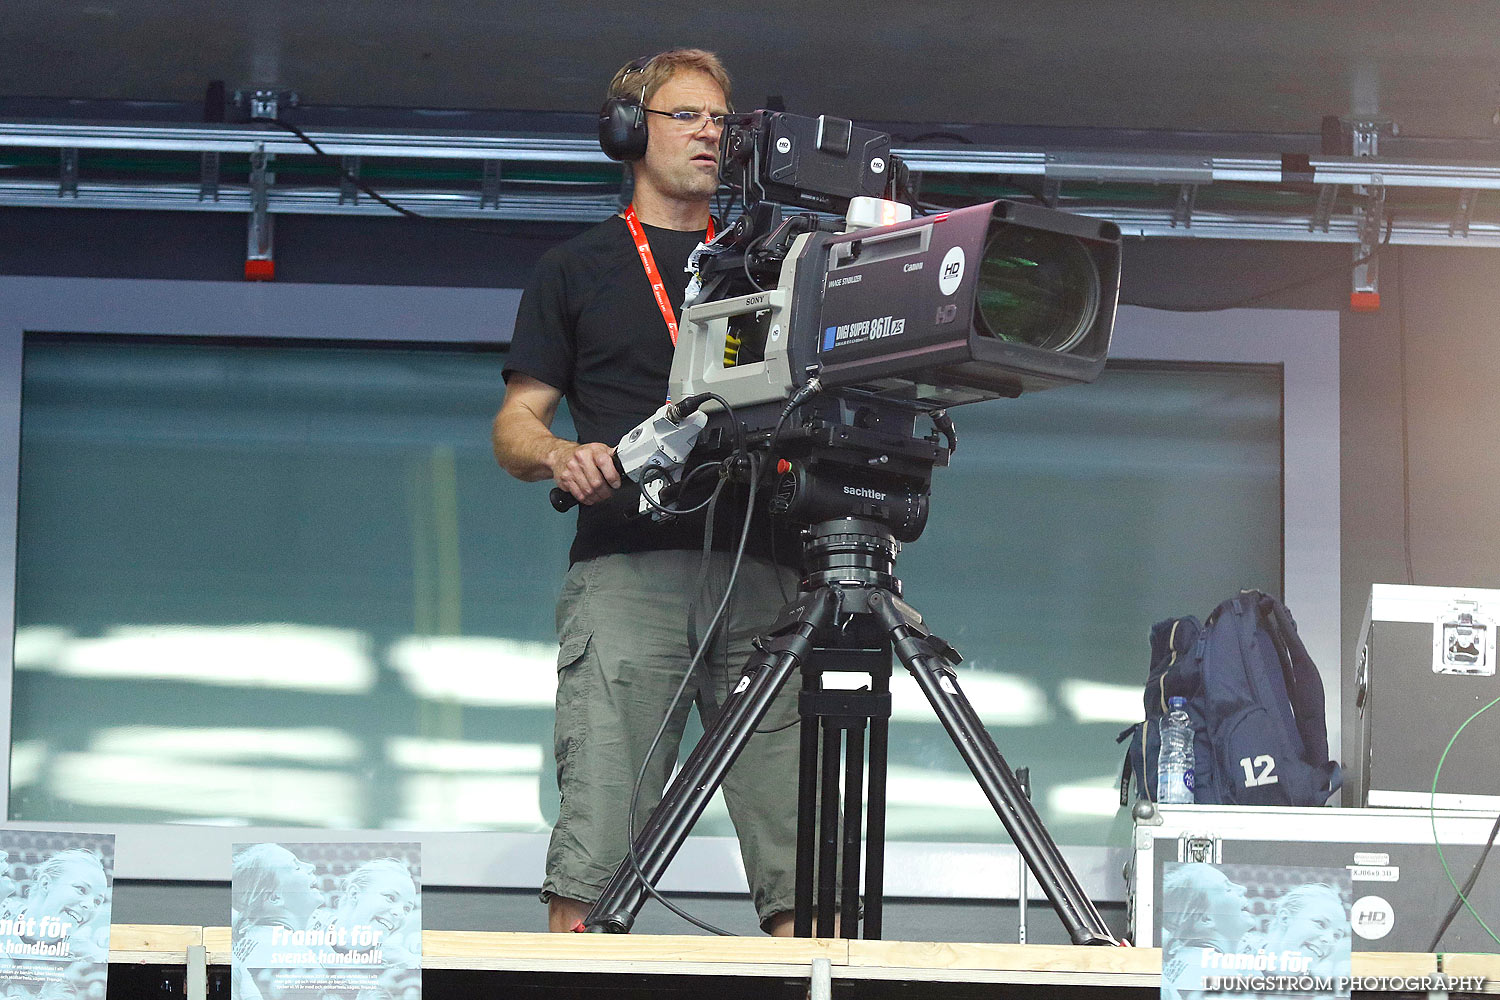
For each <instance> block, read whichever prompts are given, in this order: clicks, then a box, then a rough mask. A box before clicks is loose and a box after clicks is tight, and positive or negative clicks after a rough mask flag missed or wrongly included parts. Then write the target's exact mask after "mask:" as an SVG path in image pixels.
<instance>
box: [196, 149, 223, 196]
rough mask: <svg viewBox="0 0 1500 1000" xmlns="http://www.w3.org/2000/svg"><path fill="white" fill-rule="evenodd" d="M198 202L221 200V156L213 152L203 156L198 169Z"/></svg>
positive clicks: (210, 151)
mask: <svg viewBox="0 0 1500 1000" xmlns="http://www.w3.org/2000/svg"><path fill="white" fill-rule="evenodd" d="M198 200H199V201H218V200H219V154H218V153H217V152H215V151H213V150H209V151H208V152H206V153H204V154H203V155H202V165H201V166H200V167H199V168H198Z"/></svg>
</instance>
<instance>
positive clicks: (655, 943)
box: [422, 931, 848, 968]
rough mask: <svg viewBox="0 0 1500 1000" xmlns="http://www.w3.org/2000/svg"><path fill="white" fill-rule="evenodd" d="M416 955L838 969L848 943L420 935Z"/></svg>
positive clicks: (494, 963)
mask: <svg viewBox="0 0 1500 1000" xmlns="http://www.w3.org/2000/svg"><path fill="white" fill-rule="evenodd" d="M422 955H423V965H429V966H430V965H432V963H433V962H435V961H442V962H445V963H446V962H451V961H456V960H463V961H465V962H478V963H481V964H479V965H465V966H463V967H465V968H513V967H514V965H513V964H510V963H515V962H527V963H531V962H535V961H544V962H545V961H569V962H588V963H602V964H609V963H617V962H665V963H674V962H676V963H682V962H690V963H709V964H719V963H725V964H740V965H781V966H786V965H797V966H802V965H811V963H812V960H813V959H814V958H826V959H828V960H829V962H831V963H833V964H836V965H843V964H845V963H846V962H847V961H848V943H847V942H845V941H842V940H830V939H822V938H812V939H808V938H771V937H707V936H703V935H670V934H524V933H505V932H499V931H423V932H422ZM483 963H489V964H488V965H485V964H483ZM444 967H456V966H448V965H445V966H444Z"/></svg>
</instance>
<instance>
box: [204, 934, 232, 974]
mask: <svg viewBox="0 0 1500 1000" xmlns="http://www.w3.org/2000/svg"><path fill="white" fill-rule="evenodd" d="M230 940H231V939H230V936H229V928H228V927H205V928H203V947H204V948H206V949H208V964H209V965H228V964H229V945H230Z"/></svg>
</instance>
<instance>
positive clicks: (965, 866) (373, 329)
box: [0, 277, 1341, 902]
mask: <svg viewBox="0 0 1500 1000" xmlns="http://www.w3.org/2000/svg"><path fill="white" fill-rule="evenodd" d="M519 300H520V291H519V290H518V289H475V288H421V287H397V286H368V285H334V284H327V285H290V284H280V285H278V284H259V283H255V284H252V283H232V282H202V281H163V280H137V279H112V278H52V277H0V608H9V610H10V613H9V614H3V615H0V764H3V766H4V769H3V772H0V773H3V775H4V776H5V778H4V784H3V788H0V791H3V793H4V795H5V800H6V802H7V809H6V814H5V815H6V816H8V815H9V808H8V801H9V791H10V789H9V773H10V747H11V684H12V676H13V662H12V657H13V651H14V638H15V634H14V622H15V617H14V608H15V581H16V574H15V569H16V565H15V563H16V520H17V502H18V500H17V498H18V477H19V457H20V413H21V408H20V404H21V400H20V393H21V361H22V347H23V339H24V336H25V334H26V333H28V332H32V333H90V334H108V335H116V336H125V337H129V336H151V337H177V336H181V337H193V338H199V339H203V338H207V339H211V340H217V339H220V338H222V339H225V340H231V341H232V340H236V339H244V338H249V339H259V338H274V339H282V340H285V339H292V340H296V339H307V340H318V341H325V342H326V341H329V340H336V341H344V340H348V341H363V342H381V343H386V342H388V343H415V344H432V343H448V344H459V345H463V344H489V345H493V344H495V343H506V342H508V341H509V339H510V331H511V326H512V322H513V317H514V315H515V311H516V306H517V304H518V302H519ZM1338 351H1339V316H1338V313H1337V312H1335V311H1332V310H1287V309H1235V310H1226V311H1223V312H1217V313H1191V314H1189V313H1169V312H1161V311H1157V310H1148V309H1142V308H1136V307H1129V306H1126V307H1122V308H1121V309H1120V311H1119V316H1118V320H1117V325H1116V333H1115V341H1114V346H1113V349H1112V351H1111V356H1112V357H1113V358H1116V359H1120V360H1133V361H1150V362H1161V363H1169V364H1171V363H1202V362H1208V363H1219V364H1257V365H1275V366H1278V367H1280V369H1281V371H1282V379H1283V381H1282V392H1283V422H1282V433H1283V441H1282V455H1283V504H1282V518H1283V520H1282V539H1283V553H1282V565H1283V567H1284V594H1283V599H1284V600H1285V602H1286V603H1287V604H1288V605H1289V606H1291V607H1293V608H1295V609H1296V612H1297V618H1298V622H1299V626H1300V634H1301V636H1302V638H1303V641H1304V642H1305V643H1306V645H1307V647H1308V650H1309V652H1310V653H1311V654H1312V657H1313V660H1314V662H1316V663H1318V664H1320V668H1319V669H1320V672H1321V673H1322V674H1323V681H1324V688H1325V691H1326V694H1327V706H1328V730H1329V744H1330V746H1339V745H1341V743H1340V724H1339V723H1340V690H1341V688H1340V683H1339V673H1340V667H1339V663H1340V658H1339V634H1340V629H1339V614H1340V596H1339V593H1340V589H1339V588H1340V576H1339V358H1338ZM501 394H502V389H501V387H500V386H496V390H495V398H496V405H497V406H498V404H499V401H500V397H501ZM997 822H998V821H997ZM4 825H5V826H6V827H7V828H11V829H49V830H51V829H57V830H88V829H95V828H98V827H99V826H101V825H102V824H95V823H90V824H68V823H55V824H53V823H32V822H27V823H15V822H10V821H6V822H5V823H4ZM113 832H115V834H116V836H117V850H116V863H117V872H116V874H117V877H119V878H125V879H151V880H164V881H225V880H227V878H228V874H229V856H230V845H231V844H233V843H243V842H248V841H261V840H299V841H331V842H350V841H392V842H395V841H402V842H409V841H412V840H420V841H421V842H422V843H423V845H424V849H423V854H424V857H423V868H424V881H425V883H426V884H428V885H432V886H456V887H476V888H517V889H524V888H534V887H535V886H536V885H538V884H540V881H541V872H542V868H543V862H544V858H545V852H546V841H547V836H546V834H540V833H494V832H462V833H453V832H439V833H420V832H413V831H390V830H357V831H349V830H318V829H310V828H305V827H298V828H274V827H269V828H268V827H248V826H241V827H209V826H198V825H190V824H130V823H123V824H115V825H113ZM1126 851H1127V848H1126V847H1124V846H1120V847H1070V848H1069V849H1068V858H1069V861H1070V863H1071V864H1072V865H1073V867H1074V870H1075V873H1076V874H1077V875H1078V878H1079V881H1080V883H1081V884H1082V886H1083V888H1084V890H1085V891H1086V892H1088V893H1089V895H1090V896H1091V897H1093V898H1094V899H1095V900H1097V901H1099V902H1119V901H1123V900H1124V899H1125V886H1124V882H1123V879H1122V877H1121V862H1122V861H1123V860H1124V855H1125V853H1126ZM981 873H983V874H981ZM662 885H663V888H665V889H668V890H681V891H697V892H742V891H744V878H743V873H742V870H741V863H740V859H739V853H738V850H737V846H736V844H735V842H734V840H733V839H732V838H727V837H691V838H689V840H688V842H687V843H686V844H685V845H684V846H683V849H682V850H681V852H680V853H679V854H678V857H677V859H676V861H674V863H673V865H672V866H671V868H670V869H669V870H668V872H667V874H666V877H665V878H664V879H663V883H662ZM1017 886H1018V878H1017V865H1016V852H1015V848H1014V847H1013V846H1011V845H1010V844H937V843H901V842H892V843H891V844H890V845H889V847H888V852H887V874H886V892H887V894H888V895H889V896H891V897H892V898H898V897H909V898H910V897H919V898H993V899H1006V898H1009V899H1014V898H1015V895H1016V890H1017Z"/></svg>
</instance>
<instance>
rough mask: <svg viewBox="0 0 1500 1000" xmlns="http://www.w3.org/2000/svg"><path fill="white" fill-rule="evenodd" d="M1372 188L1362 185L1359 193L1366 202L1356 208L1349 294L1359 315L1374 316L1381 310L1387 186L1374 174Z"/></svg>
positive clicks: (1358, 187)
mask: <svg viewBox="0 0 1500 1000" xmlns="http://www.w3.org/2000/svg"><path fill="white" fill-rule="evenodd" d="M1371 180H1373V181H1374V183H1373V184H1370V185H1368V186H1366V185H1359V186H1357V187H1356V189H1355V190H1356V191H1357V192H1358V193H1360V194H1362V195H1363V196H1364V197H1363V200H1362V201H1361V202H1360V203H1358V204H1356V205H1355V206H1354V221H1355V224H1356V226H1357V227H1358V233H1359V245H1358V246H1357V247H1355V250H1354V261H1355V263H1354V278H1353V280H1354V284H1353V287H1352V288H1351V289H1350V292H1349V306H1350V308H1352V309H1354V310H1356V311H1357V312H1374V311H1375V310H1377V309H1379V308H1380V257H1379V253H1380V234H1381V230H1382V229H1383V228H1384V227H1385V221H1386V218H1385V216H1386V213H1385V185H1384V184H1382V183H1380V175H1379V174H1372V175H1371Z"/></svg>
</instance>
